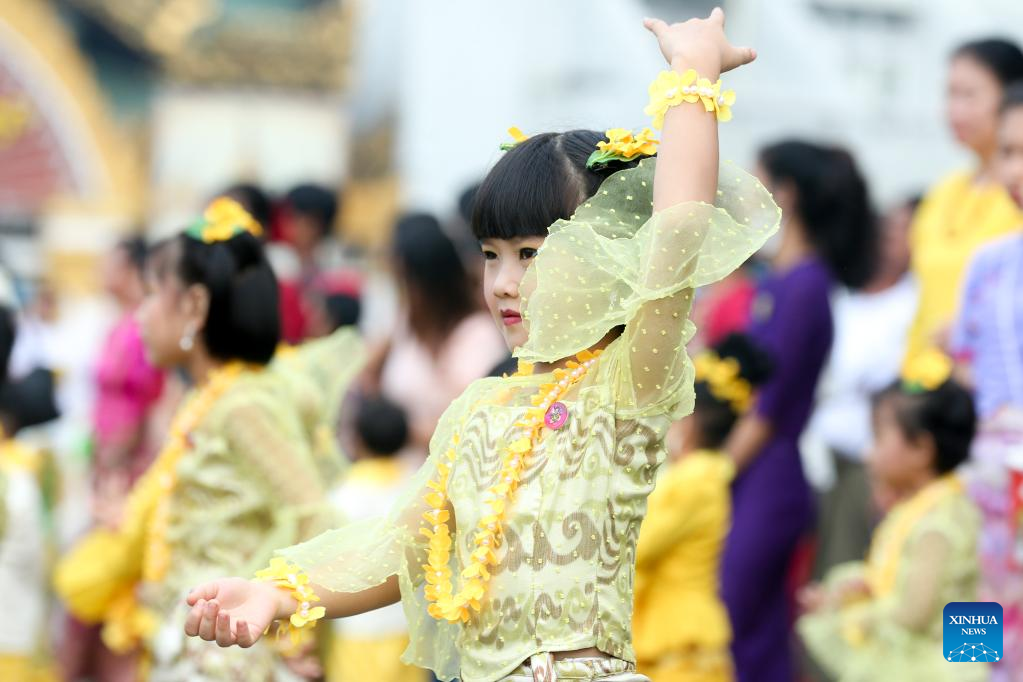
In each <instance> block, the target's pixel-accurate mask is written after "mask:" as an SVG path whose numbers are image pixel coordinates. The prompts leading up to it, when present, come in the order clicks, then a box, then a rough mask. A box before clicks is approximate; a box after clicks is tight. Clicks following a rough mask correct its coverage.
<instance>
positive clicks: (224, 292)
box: [0, 10, 1023, 682]
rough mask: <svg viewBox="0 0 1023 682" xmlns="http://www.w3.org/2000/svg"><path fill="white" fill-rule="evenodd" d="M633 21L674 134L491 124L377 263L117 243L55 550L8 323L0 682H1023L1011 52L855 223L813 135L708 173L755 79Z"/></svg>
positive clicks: (311, 207)
mask: <svg viewBox="0 0 1023 682" xmlns="http://www.w3.org/2000/svg"><path fill="white" fill-rule="evenodd" d="M646 27H647V29H649V30H650V31H651V32H652V33H653V34H654V36H655V37H656V40H657V44H658V45H659V47H660V49H661V51H662V53H663V54H664V56H665V59H666V61H667V64H668V66H667V70H666V71H664V72H662V74H660V75H659V76H658V77H657V80H656V81H655V82H654V84H653V85H651V87H650V94H651V104H650V106H649V107H648V113H650V114H651V115H652V116H653V117H654V122H653V127H654V128H657V129H660V130H661V134H660V140H655V139H653V133H652V132H651V131H650V130H644V131H642V132H640V133H633V132H631V131H623V130H620V129H612V130H608V131H607V132H606V133H602V132H596V131H587V130H576V131H569V132H563V133H539V134H534V135H531V136H528V137H527V136H524V135H521V133H519V132H518V131H515V139H514V141H513V142H511V143H508V144H506V145H503V147H504V148H505V150H506V151H505V153H504V154H503V156H502V157H501V159H500V160H499V161H498V162H497V164H496V165H495V166H494V167H493V168H492V169H491V170H490V172H489V173H488V174H487V176H486V177H485V178H483V179H482V181H481V182H480V183H479V184H478V185H477V186H475V187H473V188H472V189H471V190H470V191H467V192H466V194H465V195H464V196H463V197H461V198H460V201H459V206H460V214H459V215H456V216H453V217H451V218H450V219H441V218H438V217H436V216H433V215H430V214H425V213H409V214H407V215H404V216H402V217H401V218H400V219H399V220H398V221H397V222H396V224H395V225H394V229H393V232H392V235H391V239H390V242H389V245H388V246H387V248H386V250H385V253H384V254H383V257H382V258H381V259H376V260H370V259H368V258H367V257H366V256H365V255H364V254H360V253H358V252H357V250H355V249H353V248H351V247H350V245H347V244H345V243H344V241H343V240H342V239H339V238H338V237H337V236H336V235H337V234H338V232H337V231H336V229H335V228H336V226H337V224H338V222H339V201H340V198H341V197H343V193H339V192H337V191H334V190H332V189H328V188H325V187H320V186H317V185H313V184H305V185H301V186H299V187H296V188H294V189H293V190H291V191H289V192H287V193H285V194H283V195H282V196H279V197H270V196H268V195H267V194H266V193H264V192H263V191H261V190H260V189H259V188H258V187H256V186H253V185H247V184H239V185H236V186H233V187H230V188H226V189H225V190H224V191H223V192H222V193H221V194H219V195H218V196H217V197H214V198H213V199H211V201H210V203H209V205H208V206H207V207H206V208H205V210H204V211H203V212H202V215H201V216H199V217H198V218H197V219H196V220H195V222H193V223H192V224H190V225H187V226H183V228H182V230H181V231H180V232H179V233H177V234H175V235H173V236H171V237H169V238H167V239H165V240H162V241H159V242H156V243H149V242H147V241H146V240H144V239H142V238H141V237H138V238H131V239H127V240H125V241H123V242H121V243H119V244H118V245H117V246H116V247H115V248H114V249H112V251H111V252H110V254H109V255H108V257H107V259H106V260H105V262H104V264H103V272H102V275H103V276H102V279H103V284H104V288H105V290H106V292H107V293H108V294H109V296H110V298H111V299H112V300H113V301H114V302H115V303H116V307H117V310H118V319H117V321H116V323H115V324H114V326H113V327H112V328H111V329H110V331H109V335H108V336H107V337H106V341H105V343H104V345H103V347H102V349H101V351H100V354H99V356H98V357H97V358H96V359H95V372H94V384H95V387H94V388H95V393H94V395H95V397H94V399H93V403H94V409H93V414H94V418H93V421H92V439H91V442H92V447H91V460H90V481H89V489H90V493H91V500H92V502H91V505H90V506H89V508H88V510H86V511H87V513H88V516H89V521H88V524H86V525H87V526H88V527H87V528H86V530H85V531H84V532H83V533H81V534H79V535H78V537H76V538H74V540H73V542H71V543H69V544H68V545H67V546H58V545H57V543H56V542H55V538H56V537H57V536H58V535H59V534H58V533H56V531H55V529H54V527H53V526H54V523H55V522H54V520H55V518H56V516H55V515H54V511H53V510H54V508H55V506H56V505H57V504H59V500H60V496H61V493H60V487H61V486H60V480H61V471H60V467H59V466H57V465H56V464H55V463H54V461H53V459H52V458H51V457H48V456H47V454H46V448H45V447H41V446H40V440H39V438H38V437H25V435H24V434H25V433H26V432H27V433H30V434H31V433H32V432H33V430H36V431H38V429H39V428H40V425H43V424H46V423H48V422H52V421H53V420H55V419H57V418H58V411H59V410H58V405H57V402H56V401H55V399H54V386H55V383H59V381H60V377H59V376H56V377H55V375H54V373H53V372H50V371H48V370H46V369H44V368H36V367H25V366H24V365H26V362H21V363H18V362H17V361H16V360H17V356H18V353H19V345H20V346H21V347H22V348H23V347H24V344H25V343H26V341H25V338H27V337H26V336H25V334H26V332H25V328H24V326H23V325H19V324H18V319H17V318H18V314H17V311H15V310H14V309H13V308H9V307H8V308H2V309H0V369H2V371H0V429H2V430H0V438H2V440H0V501H2V502H3V504H0V612H3V613H4V614H11V617H9V618H4V619H0V679H3V680H15V681H18V680H25V681H36V680H56V679H62V680H64V681H66V682H83V681H85V680H95V681H97V682H134V681H136V680H153V681H154V682H177V681H184V680H208V681H210V682H213V681H227V680H253V681H257V682H288V681H295V680H317V679H325V680H328V682H353V681H355V680H359V681H364V680H377V681H380V682H391V681H393V682H398V681H401V682H404V681H415V680H424V681H425V680H428V679H430V676H431V675H432V676H434V678H435V679H440V680H452V679H459V680H461V681H462V682H498V681H500V680H507V681H509V682H523V681H526V680H533V681H539V680H557V679H561V680H604V681H606V682H612V681H613V682H639V681H642V680H654V681H655V682H731V681H738V682H792V681H795V680H800V681H802V680H807V681H827V680H835V681H836V682H859V681H866V680H899V681H900V682H901V681H903V680H905V681H912V680H920V681H923V680H927V681H928V682H930V681H933V680H938V681H940V680H949V682H951V681H952V680H989V679H990V680H998V681H999V682H1011V681H1013V680H1019V679H1023V654H1021V652H1020V646H1021V645H1023V519H1021V518H1020V510H1021V509H1023V498H1021V497H1020V493H1019V490H1017V488H1019V485H1018V483H1019V480H1023V450H1020V448H1021V447H1023V303H1021V301H1023V274H1021V272H1023V232H1021V228H1023V51H1021V50H1020V48H1019V47H1018V46H1017V45H1015V44H1013V43H1011V42H1009V41H1006V40H1002V39H983V40H977V41H973V42H969V43H966V44H964V45H962V46H961V47H960V48H959V49H957V50H956V51H955V52H954V53H953V54H952V55H951V57H950V60H949V67H948V83H949V88H948V101H947V104H948V107H947V110H948V119H949V123H950V125H951V128H952V131H953V133H954V134H955V136H956V139H957V140H958V141H959V142H960V143H961V144H962V145H963V146H964V147H965V148H966V149H967V150H969V151H970V152H972V153H973V154H974V156H975V165H974V167H972V168H970V169H967V170H963V171H958V172H954V173H952V174H951V175H949V176H948V177H947V178H945V179H944V180H942V181H941V182H940V183H939V184H937V185H936V186H935V187H933V188H932V189H930V190H929V191H927V192H926V193H925V194H923V195H922V196H921V197H907V198H905V199H904V200H903V201H901V202H899V203H898V204H896V205H894V206H892V207H891V208H890V209H889V210H887V211H884V212H879V211H878V210H877V206H876V204H875V202H874V201H873V199H872V196H871V192H870V182H869V178H868V177H866V176H865V175H864V174H863V172H862V171H861V170H860V167H859V166H858V164H857V162H856V160H855V159H854V157H853V156H852V155H851V154H850V153H849V152H848V151H847V150H845V149H844V148H842V147H841V146H837V145H835V144H829V143H821V142H818V141H809V140H803V139H786V140H780V141H776V142H773V143H771V144H768V145H765V146H764V147H762V148H761V149H760V150H759V152H758V154H757V156H756V163H755V167H754V168H752V169H751V170H752V174H750V173H746V172H744V171H742V170H740V169H738V168H735V167H732V166H721V167H720V172H719V162H718V147H717V132H718V128H719V123H724V122H725V121H727V120H728V119H729V118H730V117H731V105H732V103H733V101H734V99H735V95H734V93H731V92H730V91H727V90H725V89H724V87H723V86H722V85H721V81H720V75H721V74H724V73H725V72H727V71H730V70H732V69H734V68H739V67H743V68H756V66H749V67H747V66H745V65H746V64H748V63H749V62H751V61H753V60H754V58H755V53H754V52H753V51H752V50H750V49H748V48H738V47H734V46H733V45H731V44H730V43H729V42H728V40H727V39H726V38H725V35H724V19H723V15H722V13H721V12H720V10H715V12H714V13H712V14H711V16H710V17H709V18H708V19H704V20H691V21H689V22H685V23H681V24H674V25H668V24H665V23H664V22H660V21H657V20H647V22H646ZM737 115H739V114H738V111H737ZM654 157H655V158H654ZM466 244H472V245H477V244H478V245H479V247H480V248H479V249H478V250H477V249H475V246H474V247H473V248H466ZM381 264H383V270H384V271H385V272H386V273H387V280H388V281H389V282H390V286H389V290H390V291H393V292H394V295H395V299H396V301H397V305H396V306H394V310H395V311H396V312H395V313H394V314H392V315H390V318H392V319H391V320H390V323H389V325H388V326H389V329H388V331H387V332H386V333H384V334H381V333H379V331H378V330H376V329H372V330H371V329H369V327H368V325H367V324H366V316H367V314H368V315H374V316H375V318H374V319H377V320H379V319H382V318H385V317H387V315H386V314H380V313H379V310H381V309H387V308H388V306H389V305H390V302H389V300H385V299H387V296H386V295H384V294H382V293H381V291H382V290H381V288H380V287H379V286H378V285H376V284H373V282H374V280H375V279H376V278H377V274H376V273H375V270H376V269H380V267H381ZM22 317H24V315H22ZM690 320H692V321H690ZM694 323H695V324H694ZM19 337H20V338H19ZM21 352H22V353H25V352H26V351H24V350H22V351H21ZM29 364H30V363H29ZM8 367H9V368H10V371H8ZM1013 481H1016V484H1015V485H1013ZM970 601H995V602H998V603H1000V604H1001V606H1002V609H1003V614H1004V621H1003V627H1004V633H1005V644H1004V651H1002V652H999V655H998V657H997V660H996V661H995V660H992V661H991V662H977V663H975V664H970V665H958V664H956V665H954V664H951V663H949V662H948V661H947V660H946V658H945V657H944V656H943V655H942V624H943V623H942V615H941V614H942V609H943V607H944V606H945V605H946V604H947V603H949V602H970ZM14 614H17V615H14ZM324 618H328V619H336V620H335V621H334V622H332V623H330V624H319V625H318V622H319V621H321V620H322V619H324Z"/></svg>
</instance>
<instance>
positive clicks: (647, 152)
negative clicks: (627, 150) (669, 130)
mask: <svg viewBox="0 0 1023 682" xmlns="http://www.w3.org/2000/svg"><path fill="white" fill-rule="evenodd" d="M660 143H661V141H660V140H655V139H654V131H652V130H650V129H649V128H643V130H641V131H639V132H638V133H637V134H636V136H635V138H634V139H633V142H632V150H633V151H634V152H635V153H636V154H642V155H643V156H653V155H654V154H656V153H657V145H659V144H660Z"/></svg>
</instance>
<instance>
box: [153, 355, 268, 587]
mask: <svg viewBox="0 0 1023 682" xmlns="http://www.w3.org/2000/svg"><path fill="white" fill-rule="evenodd" d="M254 367H255V366H254V365H248V364H246V363H243V362H230V363H228V364H226V365H224V366H223V367H220V368H218V369H215V370H213V371H212V372H210V374H209V377H208V378H207V380H206V383H205V384H204V385H203V386H202V388H200V389H199V390H198V391H197V392H196V393H194V394H193V395H192V396H191V397H190V398H189V399H188V402H187V404H186V405H185V406H184V407H182V408H181V410H179V411H178V413H177V415H176V416H175V417H174V421H173V422H172V423H171V427H170V432H169V434H168V437H167V444H166V445H165V446H164V447H163V450H161V451H160V454H159V456H158V457H157V458H156V461H155V462H154V464H153V467H152V474H153V476H154V477H155V482H156V485H155V488H154V489H153V492H152V496H153V499H152V500H151V501H150V503H151V505H152V506H151V509H152V510H153V511H152V516H150V518H149V523H148V524H147V527H146V552H145V558H144V559H143V564H142V576H143V578H144V579H145V580H146V581H148V582H152V581H158V580H161V579H162V578H163V577H164V576H165V575H166V574H167V568H168V567H169V566H170V554H171V552H170V546H169V545H168V543H167V528H168V526H169V525H170V508H171V497H172V494H173V492H174V487H175V486H176V485H177V468H178V463H179V462H180V461H181V458H182V457H184V456H185V455H186V454H187V453H188V452H189V450H191V444H190V442H189V434H190V433H191V432H192V431H193V430H194V429H195V427H196V426H198V424H199V421H200V420H201V419H202V418H203V417H204V416H206V414H207V413H208V412H209V410H210V408H211V407H212V406H213V404H214V403H215V402H216V401H217V400H218V399H220V397H221V396H222V395H223V394H224V393H225V392H226V391H227V389H229V388H230V387H231V386H232V385H233V384H234V382H235V381H236V380H237V379H238V376H239V375H240V374H241V373H242V372H243V371H245V370H246V369H252V368H254Z"/></svg>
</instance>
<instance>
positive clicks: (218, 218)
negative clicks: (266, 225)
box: [186, 197, 263, 244]
mask: <svg viewBox="0 0 1023 682" xmlns="http://www.w3.org/2000/svg"><path fill="white" fill-rule="evenodd" d="M242 232H248V233H249V234H251V235H252V236H254V237H260V236H262V234H263V228H262V227H260V225H259V223H258V222H256V219H255V218H253V217H252V216H251V215H249V212H248V211H246V210H245V209H244V208H242V205H241V204H239V203H238V202H237V201H235V200H234V199H231V198H229V197H220V198H219V199H215V200H214V201H213V203H211V204H210V205H209V207H208V208H207V209H206V211H205V212H204V213H203V216H202V219H200V220H198V221H197V222H196V223H195V224H194V225H193V226H192V227H190V228H189V229H188V230H186V233H187V234H188V235H189V236H190V237H192V238H194V239H198V240H200V241H203V242H205V243H207V244H213V243H215V242H222V241H227V240H228V239H231V238H233V237H234V236H235V235H237V234H240V233H242Z"/></svg>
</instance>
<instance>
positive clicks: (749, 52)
mask: <svg viewBox="0 0 1023 682" xmlns="http://www.w3.org/2000/svg"><path fill="white" fill-rule="evenodd" d="M643 26H645V27H646V28H647V30H649V31H650V32H651V33H653V34H654V35H655V36H657V43H658V46H659V47H660V48H661V54H663V55H664V58H665V59H666V60H667V61H668V63H669V64H675V61H676V60H680V62H681V65H683V66H686V67H692V68H696V69H697V70H699V71H701V73H700V75H701V76H705V77H707V78H713V77H714V76H715V73H724V72H725V71H731V70H732V69H736V68H738V67H740V66H742V65H744V64H749V63H750V62H751V61H753V60H754V59H756V58H757V53H756V52H755V51H754V50H753V48H751V47H736V46H734V45H732V44H731V43H729V42H728V38H726V37H725V13H724V11H722V10H721V8H720V7H717V8H715V9H714V11H713V12H711V13H710V16H709V17H707V18H706V19H690V20H689V21H684V22H682V23H680V24H668V23H666V22H664V21H661V20H660V19H644V20H643ZM712 72H715V73H712Z"/></svg>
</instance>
